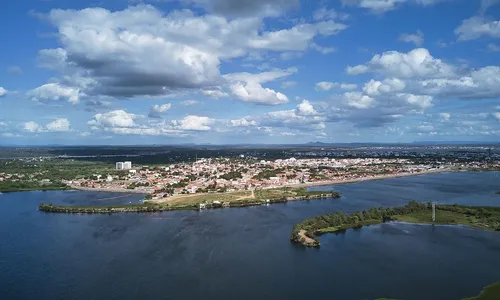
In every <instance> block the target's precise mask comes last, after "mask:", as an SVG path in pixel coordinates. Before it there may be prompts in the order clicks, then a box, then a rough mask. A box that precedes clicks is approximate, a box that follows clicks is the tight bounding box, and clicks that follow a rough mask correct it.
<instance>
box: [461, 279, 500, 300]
mask: <svg viewBox="0 0 500 300" xmlns="http://www.w3.org/2000/svg"><path fill="white" fill-rule="evenodd" d="M498 299H500V281H499V282H495V283H493V284H491V285H488V286H487V287H485V288H484V289H483V290H482V291H481V293H480V294H479V295H478V296H476V297H472V298H465V299H463V300H498Z"/></svg>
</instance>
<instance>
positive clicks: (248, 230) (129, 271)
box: [0, 172, 500, 300]
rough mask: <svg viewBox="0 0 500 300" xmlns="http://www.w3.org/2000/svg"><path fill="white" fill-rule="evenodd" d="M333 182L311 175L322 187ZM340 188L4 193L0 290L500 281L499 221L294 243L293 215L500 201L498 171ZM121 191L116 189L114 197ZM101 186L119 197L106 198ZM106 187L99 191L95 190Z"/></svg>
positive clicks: (0, 294)
mask: <svg viewBox="0 0 500 300" xmlns="http://www.w3.org/2000/svg"><path fill="white" fill-rule="evenodd" d="M321 188H322V189H328V187H315V188H314V189H321ZM335 188H336V190H338V191H340V192H342V193H343V195H344V197H343V198H341V199H326V200H311V201H296V202H289V203H285V204H274V205H270V206H259V207H247V208H228V209H219V210H208V211H201V212H197V211H175V212H164V213H157V214H136V213H130V214H114V215H67V214H47V213H42V212H39V211H38V210H37V205H38V203H40V202H52V203H55V204H56V203H57V204H68V205H81V204H85V203H89V204H100V203H103V204H104V203H130V202H132V203H137V202H138V201H140V199H141V198H142V196H141V195H130V196H125V197H123V196H124V195H121V194H112V193H96V192H85V191H47V192H21V193H5V194H1V195H0V298H1V299H43V300H45V299H47V300H48V299H50V300H52V299H85V300H88V299H148V298H149V299H209V300H211V299H214V300H215V299H217V300H220V299H289V300H294V299H347V300H349V299H353V300H354V299H356V300H358V299H375V298H378V297H391V298H398V299H409V300H411V299H419V300H420V299H431V300H432V299H439V300H447V299H450V300H455V299H461V298H463V297H466V296H474V295H477V294H478V293H479V292H480V290H481V288H482V287H483V286H485V285H488V284H490V283H493V282H495V281H500V268H498V266H500V255H498V254H499V253H500V233H498V232H487V231H481V230H475V229H471V228H467V227H462V226H430V225H411V224H398V223H388V224H382V225H376V226H370V227H365V228H362V229H360V230H349V231H347V232H346V233H345V234H339V235H334V234H329V235H324V236H322V237H321V248H320V249H305V248H301V247H300V246H297V245H293V244H291V243H290V241H289V234H290V230H291V227H292V225H293V224H295V223H297V222H299V221H301V220H303V219H305V218H308V217H311V216H315V215H318V214H323V213H328V212H333V211H337V210H342V211H344V212H352V211H356V210H359V209H366V208H370V207H377V206H397V205H403V204H405V203H406V202H407V201H408V200H412V199H415V200H421V201H429V200H435V201H437V202H438V203H459V204H470V205H500V196H499V195H495V191H498V190H500V173H499V172H489V173H444V174H430V175H421V176H412V177H404V178H393V179H385V180H378V181H369V182H361V183H354V184H345V185H338V186H336V187H335ZM116 197H117V198H116ZM103 198H112V199H108V200H102V199H103ZM99 199H100V200H99Z"/></svg>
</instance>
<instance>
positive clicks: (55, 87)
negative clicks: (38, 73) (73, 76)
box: [28, 83, 80, 104]
mask: <svg viewBox="0 0 500 300" xmlns="http://www.w3.org/2000/svg"><path fill="white" fill-rule="evenodd" d="M28 96H30V97H31V99H32V100H35V101H38V102H45V103H47V102H50V101H60V100H66V101H68V102H70V103H72V104H76V103H78V102H79V101H80V91H79V90H78V89H76V88H72V87H67V86H63V85H60V84H59V83H47V84H44V85H42V86H40V87H37V88H35V89H33V90H31V91H29V92H28Z"/></svg>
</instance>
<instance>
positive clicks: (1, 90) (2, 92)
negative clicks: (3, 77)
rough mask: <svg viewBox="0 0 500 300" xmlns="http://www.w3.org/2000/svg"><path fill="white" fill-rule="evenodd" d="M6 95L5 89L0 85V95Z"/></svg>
mask: <svg viewBox="0 0 500 300" xmlns="http://www.w3.org/2000/svg"><path fill="white" fill-rule="evenodd" d="M5 95H7V90H6V89H4V88H3V87H1V86H0V97H3V96H5Z"/></svg>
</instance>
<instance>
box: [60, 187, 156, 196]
mask: <svg viewBox="0 0 500 300" xmlns="http://www.w3.org/2000/svg"><path fill="white" fill-rule="evenodd" d="M69 187H70V188H69V189H70V190H77V191H88V192H102V193H124V194H144V195H146V194H149V193H148V192H146V191H140V190H129V189H122V188H89V187H83V186H74V185H71V186H69Z"/></svg>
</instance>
